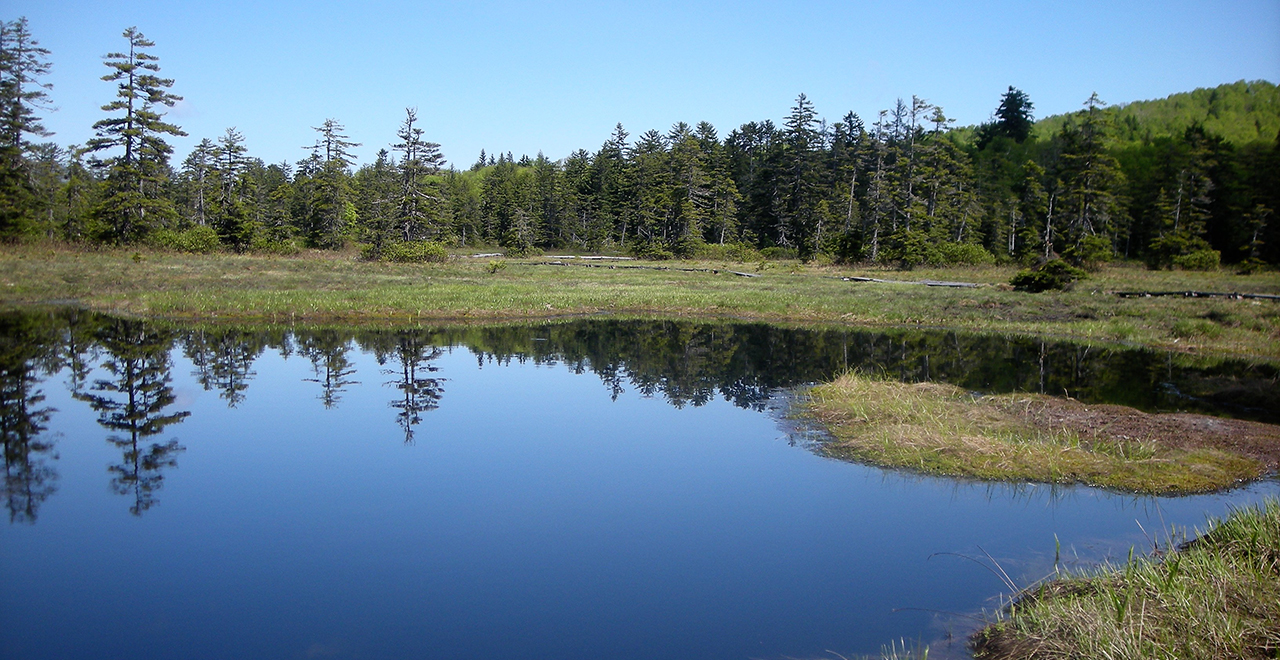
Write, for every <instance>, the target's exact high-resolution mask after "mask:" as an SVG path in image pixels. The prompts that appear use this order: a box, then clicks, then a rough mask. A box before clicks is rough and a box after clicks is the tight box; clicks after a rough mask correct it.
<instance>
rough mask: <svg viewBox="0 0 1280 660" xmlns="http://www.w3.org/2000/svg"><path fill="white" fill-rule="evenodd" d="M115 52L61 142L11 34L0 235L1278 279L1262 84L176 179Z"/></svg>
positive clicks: (410, 152) (123, 54) (248, 157)
mask: <svg viewBox="0 0 1280 660" xmlns="http://www.w3.org/2000/svg"><path fill="white" fill-rule="evenodd" d="M121 47H122V50H121V51H120V52H113V53H109V54H107V55H105V56H104V64H105V66H106V75H104V76H103V80H104V81H107V82H109V83H111V85H110V88H113V89H114V90H115V92H114V97H109V89H108V86H106V85H104V87H103V89H104V98H103V101H104V105H103V106H102V110H103V116H102V119H101V120H99V121H97V122H96V123H95V124H94V125H93V130H94V134H95V137H93V138H92V139H90V140H88V141H87V142H86V143H85V144H83V145H65V146H64V145H59V144H57V143H56V142H51V141H47V140H48V139H49V138H51V137H52V135H51V134H50V133H49V132H47V131H46V130H45V129H44V127H43V126H42V124H41V118H42V117H41V115H42V113H46V112H50V111H52V102H53V100H54V97H53V95H54V90H53V89H52V88H51V86H50V85H49V84H47V83H45V82H43V80H44V78H45V77H46V76H47V75H48V73H49V71H50V67H51V59H50V58H51V53H50V52H49V51H48V50H47V49H44V48H42V47H40V45H39V42H38V40H37V39H36V38H35V36H34V35H33V34H31V32H30V29H29V27H28V25H27V22H26V20H25V19H22V18H19V19H17V20H12V21H0V191H2V192H0V238H3V239H4V240H5V241H9V242H13V241H29V240H54V241H61V242H68V243H73V244H88V245H94V244H111V245H121V244H144V245H150V246H153V247H159V248H168V249H176V250H183V251H192V252H208V251H215V250H227V251H236V252H264V253H277V254H290V253H294V252H297V251H299V250H301V249H322V250H330V249H355V248H358V249H359V250H360V251H361V254H362V255H364V257H366V258H369V259H395V260H432V259H440V258H444V256H445V255H447V250H449V249H469V248H479V247H487V246H500V247H501V249H502V250H504V251H505V252H506V253H507V254H508V255H512V256H518V255H523V254H536V253H538V251H541V250H566V251H609V252H614V253H627V254H634V255H636V256H640V257H646V258H699V257H703V258H718V259H738V260H746V259H758V258H763V257H787V258H799V259H804V260H829V261H834V262H840V263H883V264H886V265H895V266H899V267H905V268H910V267H912V266H915V265H921V264H932V265H949V264H980V263H1004V262H1021V263H1026V262H1031V261H1035V260H1037V259H1041V258H1045V257H1052V256H1054V255H1061V256H1062V257H1064V258H1066V259H1067V260H1069V261H1072V262H1074V263H1075V264H1077V265H1089V264H1097V263H1101V262H1105V261H1108V260H1112V259H1131V260H1141V261H1142V262H1145V263H1146V264H1147V266H1148V267H1150V268H1184V269H1214V268H1217V267H1219V266H1220V265H1221V264H1233V265H1234V267H1235V268H1237V269H1239V270H1241V271H1251V270H1256V269H1258V268H1263V267H1267V266H1268V265H1274V264H1277V263H1280V235H1278V232H1280V223H1277V222H1276V220H1275V218H1274V214H1275V209H1277V208H1280V90H1278V89H1277V87H1276V85H1275V84H1274V83H1271V82H1267V81H1252V82H1246V81H1240V82H1236V83H1232V84H1225V85H1222V86H1219V87H1217V88H1213V89H1198V90H1195V91H1193V92H1189V93H1184V94H1177V95H1174V96H1171V97H1169V98H1168V99H1164V100H1157V101H1144V102H1136V103H1131V104H1127V105H1121V106H1108V105H1107V104H1106V103H1104V102H1103V101H1102V100H1101V99H1099V98H1098V96H1097V95H1096V94H1094V95H1093V96H1091V97H1090V98H1088V99H1087V100H1085V101H1084V104H1083V107H1082V109H1081V110H1079V111H1077V112H1074V113H1071V114H1067V115H1058V116H1052V117H1047V118H1043V119H1040V120H1039V121H1037V120H1036V118H1035V115H1034V104H1033V102H1032V100H1031V99H1030V98H1029V96H1028V95H1027V94H1026V93H1024V92H1022V91H1020V90H1019V89H1017V88H1015V87H1013V86H1010V87H1009V88H1008V91H1007V92H1006V93H1005V94H1004V95H1003V96H1002V97H1001V98H999V99H993V103H994V104H995V106H996V107H995V109H994V111H993V113H992V116H991V119H990V120H989V121H988V122H985V123H983V124H981V125H978V126H968V127H957V126H955V121H954V120H953V119H951V118H949V117H947V115H946V113H945V112H944V110H943V109H942V108H941V107H940V106H938V105H936V104H933V103H930V102H929V101H927V100H925V99H922V98H919V97H916V96H911V97H910V98H909V99H900V100H899V101H898V102H897V103H896V104H895V105H894V107H892V108H889V109H885V110H881V111H880V112H879V113H877V114H876V115H875V116H874V117H867V118H863V117H860V116H859V115H858V114H856V113H853V112H849V113H845V114H843V115H841V116H840V118H839V119H838V120H836V121H828V120H827V119H824V118H822V117H821V116H820V115H819V113H818V111H817V110H816V107H815V105H814V103H813V101H811V100H810V99H809V98H807V97H806V96H805V95H804V94H800V95H799V96H798V97H797V98H796V99H795V102H794V104H793V105H792V106H791V108H790V110H789V111H788V112H787V114H786V116H785V117H784V118H783V119H782V121H781V123H780V124H775V123H774V121H772V120H769V119H765V120H761V121H751V122H748V123H745V124H743V125H741V126H739V127H737V128H734V129H732V130H730V131H729V132H728V134H727V135H725V136H724V137H721V135H720V132H719V130H718V129H717V128H716V127H714V126H712V125H711V124H709V123H707V122H699V123H696V124H687V123H684V122H679V123H676V124H675V125H674V126H672V127H671V128H670V129H668V130H666V131H665V132H662V131H659V130H647V131H645V132H643V133H640V134H639V135H635V136H633V135H632V134H630V133H629V132H628V131H627V130H626V129H624V127H623V126H622V125H621V124H619V125H618V126H617V127H616V129H615V130H614V131H613V133H612V134H611V135H609V136H608V138H607V139H606V140H605V141H604V143H603V144H602V145H601V146H600V147H598V148H596V149H595V150H594V151H592V150H588V149H579V150H577V151H575V152H573V153H572V154H570V155H568V156H567V157H565V158H562V159H560V160H551V159H549V158H547V157H545V156H544V155H543V154H541V153H539V154H537V155H536V156H534V157H530V156H527V155H521V156H520V157H518V158H517V157H515V156H514V155H513V154H512V153H511V152H502V151H500V150H498V151H494V152H492V153H486V152H484V151H482V152H481V153H480V155H479V157H478V158H477V159H476V160H475V161H474V163H473V164H470V165H463V166H457V165H450V164H448V163H447V162H446V160H445V158H444V156H443V153H442V151H441V146H440V145H439V144H437V143H434V142H431V141H430V140H429V139H428V138H429V136H428V127H424V126H423V125H422V123H421V122H420V121H419V119H418V117H417V113H416V111H415V109H413V108H407V109H406V110H405V115H404V119H403V121H402V122H401V124H400V125H399V126H398V127H392V126H388V127H387V137H388V142H387V143H386V145H385V147H384V148H382V149H381V150H379V151H378V153H377V157H376V158H375V160H374V162H371V163H363V164H361V163H357V162H356V160H355V158H354V157H353V155H352V150H353V149H354V148H355V147H357V146H361V145H358V144H356V143H354V142H352V141H351V138H350V137H349V136H347V135H346V133H345V129H344V127H343V125H342V123H341V121H339V120H338V119H334V118H328V119H324V120H323V121H318V122H317V123H318V124H319V125H318V126H316V127H315V131H316V139H315V143H314V145H313V146H311V147H310V148H309V149H307V153H306V156H305V157H304V158H302V159H301V160H298V161H297V162H293V163H290V162H280V163H266V162H264V161H263V160H262V159H260V158H255V157H253V155H252V154H251V153H250V151H249V149H248V147H247V146H246V145H247V138H246V136H244V135H242V134H241V133H240V132H239V131H237V130H236V129H235V128H234V127H232V128H228V129H226V132H225V133H223V134H222V135H219V136H213V137H208V138H205V139H202V140H201V141H200V142H199V143H198V144H197V146H196V147H195V148H194V149H193V150H192V151H191V152H190V154H189V155H187V156H186V157H185V158H183V159H182V160H181V162H176V161H175V160H174V159H173V148H172V146H171V145H170V144H169V143H168V142H167V139H170V138H172V137H175V136H184V135H186V134H185V133H184V132H183V131H182V129H181V127H179V126H178V125H176V124H174V123H171V122H170V121H169V120H167V119H166V114H165V113H166V110H167V109H168V108H170V107H172V106H173V105H174V104H175V103H176V102H177V101H179V100H181V97H179V96H178V95H176V94H175V93H173V92H172V91H171V90H172V89H173V87H174V84H175V83H174V80H172V79H168V78H164V77H162V76H161V67H160V59H159V57H158V56H157V55H155V54H154V53H155V52H156V51H155V44H154V43H153V42H151V41H149V40H147V39H146V37H145V36H144V35H143V34H142V33H141V32H140V31H138V29H137V28H129V29H127V30H125V31H124V33H123V41H122V42H121ZM468 160H469V159H468ZM463 168H465V169H463Z"/></svg>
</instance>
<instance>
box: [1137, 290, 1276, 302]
mask: <svg viewBox="0 0 1280 660" xmlns="http://www.w3.org/2000/svg"><path fill="white" fill-rule="evenodd" d="M1112 293H1114V294H1115V295H1117V296H1120V297H1121V298H1159V297H1161V296H1181V297H1183V298H1231V299H1233V300H1240V299H1243V298H1258V299H1261V300H1280V295H1275V294H1270V293H1236V292H1234V291H1233V292H1230V293H1228V292H1222V291H1112Z"/></svg>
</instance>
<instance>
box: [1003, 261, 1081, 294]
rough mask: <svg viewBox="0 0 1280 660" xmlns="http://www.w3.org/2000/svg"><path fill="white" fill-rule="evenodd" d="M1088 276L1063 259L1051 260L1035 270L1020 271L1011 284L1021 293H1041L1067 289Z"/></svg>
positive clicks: (1010, 281)
mask: <svg viewBox="0 0 1280 660" xmlns="http://www.w3.org/2000/svg"><path fill="white" fill-rule="evenodd" d="M1088 276H1089V275H1088V273H1085V272H1084V271H1083V270H1080V269H1079V268H1076V267H1074V266H1072V265H1071V264H1068V263H1067V262H1065V261H1063V260H1061V259H1051V260H1049V261H1046V262H1044V263H1042V264H1040V265H1039V266H1037V267H1035V268H1032V269H1029V270H1023V271H1019V272H1018V274H1017V275H1014V276H1013V279H1011V280H1009V283H1010V284H1012V285H1013V286H1014V287H1015V288H1017V289H1018V290H1020V291H1029V292H1031V293H1040V292H1041V291H1048V290H1050V289H1065V288H1066V287H1067V285H1069V284H1071V283H1072V282H1075V281H1076V280H1082V279H1084V278H1086V277H1088Z"/></svg>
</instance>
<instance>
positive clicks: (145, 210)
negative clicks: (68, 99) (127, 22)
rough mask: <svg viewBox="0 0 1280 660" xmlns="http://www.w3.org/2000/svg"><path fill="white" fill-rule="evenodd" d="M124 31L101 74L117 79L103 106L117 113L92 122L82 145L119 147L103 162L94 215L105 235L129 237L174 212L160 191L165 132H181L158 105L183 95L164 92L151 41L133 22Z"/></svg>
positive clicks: (163, 176)
mask: <svg viewBox="0 0 1280 660" xmlns="http://www.w3.org/2000/svg"><path fill="white" fill-rule="evenodd" d="M123 36H124V38H125V40H126V41H128V42H129V51H128V52H127V53H125V52H118V53H107V54H106V55H105V56H104V59H106V62H105V64H106V66H107V68H109V69H111V73H108V74H107V75H105V76H103V77H102V79H103V80H105V81H107V82H114V83H116V100H115V101H112V102H111V103H108V104H106V105H104V106H102V110H103V111H105V112H110V113H116V112H118V113H122V114H121V115H120V116H116V117H110V118H108V119H103V120H100V121H98V122H96V123H94V125H93V130H94V132H95V134H96V137H94V138H93V139H91V140H89V142H88V144H87V145H86V149H87V151H89V152H99V151H104V150H107V149H121V150H123V152H122V153H119V154H118V155H116V156H114V157H112V158H110V159H108V160H107V161H105V162H104V163H102V164H103V165H104V166H105V168H106V170H107V176H106V191H105V193H104V199H103V200H102V202H101V205H100V206H99V208H98V209H97V215H98V217H99V219H100V220H101V221H102V222H103V223H104V224H105V228H104V230H105V234H106V237H107V238H108V239H110V240H115V241H119V242H128V241H133V240H136V239H138V238H141V237H142V236H144V235H145V234H146V233H147V232H148V231H150V230H151V229H152V228H154V227H156V226H159V225H160V224H161V223H163V222H164V221H165V220H167V219H169V218H171V217H173V216H174V214H175V212H174V209H173V203H172V201H171V200H170V199H169V198H168V197H167V196H165V195H163V194H162V193H163V188H164V185H165V183H166V181H167V180H168V162H169V154H171V153H172V152H173V148H172V147H170V146H169V144H168V143H167V142H165V141H164V136H165V135H175V136H183V135H186V133H184V132H183V131H182V129H180V128H178V127H177V126H176V125H174V124H170V123H168V122H166V121H164V111H163V110H162V107H173V105H174V104H176V103H177V102H178V101H181V100H182V97H181V96H177V95H175V94H171V93H170V92H168V91H167V90H168V88H169V87H172V86H173V80H172V79H170V78H161V77H160V76H158V75H156V74H157V73H158V72H159V71H160V65H159V64H158V62H159V58H158V57H156V56H154V55H152V54H150V53H148V52H147V51H146V50H145V49H147V48H151V47H153V46H155V43H154V42H152V41H149V40H147V38H146V37H144V36H143V35H142V33H141V32H139V31H138V28H136V27H130V28H128V29H126V30H125V31H124V35H123Z"/></svg>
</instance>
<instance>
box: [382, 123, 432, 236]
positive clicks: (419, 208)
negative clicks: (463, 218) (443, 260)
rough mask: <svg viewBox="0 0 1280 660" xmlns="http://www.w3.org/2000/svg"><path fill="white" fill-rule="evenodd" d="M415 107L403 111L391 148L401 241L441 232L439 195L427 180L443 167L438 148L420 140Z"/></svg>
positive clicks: (421, 137)
mask: <svg viewBox="0 0 1280 660" xmlns="http://www.w3.org/2000/svg"><path fill="white" fill-rule="evenodd" d="M417 121H418V110H417V108H405V119H404V123H403V124H401V125H400V130H398V131H396V137H397V138H399V139H400V142H398V143H396V144H395V145H394V146H393V147H392V148H393V149H395V150H396V151H398V152H400V163H399V168H400V187H399V190H398V191H397V200H396V220H397V225H398V229H399V232H400V238H401V240H405V241H410V240H414V239H417V238H435V237H438V236H439V235H440V234H441V232H442V231H443V229H444V222H443V218H442V209H443V205H444V200H443V195H442V193H441V191H440V186H439V183H438V182H436V181H434V180H433V179H432V178H431V177H432V176H433V175H435V174H437V173H439V172H440V168H441V167H443V166H444V162H445V161H444V156H443V155H441V154H440V145H439V144H436V143H435V142H428V141H426V140H425V139H423V130H422V129H421V128H419V127H417V126H415V125H414V124H415V123H416V122H417Z"/></svg>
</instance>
